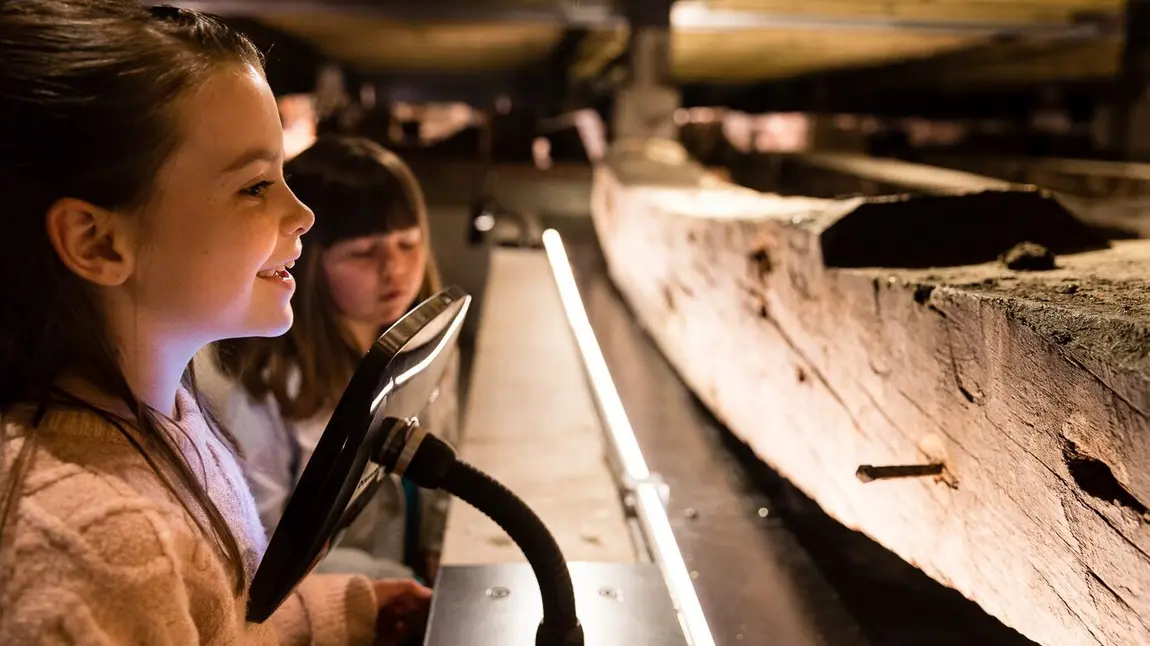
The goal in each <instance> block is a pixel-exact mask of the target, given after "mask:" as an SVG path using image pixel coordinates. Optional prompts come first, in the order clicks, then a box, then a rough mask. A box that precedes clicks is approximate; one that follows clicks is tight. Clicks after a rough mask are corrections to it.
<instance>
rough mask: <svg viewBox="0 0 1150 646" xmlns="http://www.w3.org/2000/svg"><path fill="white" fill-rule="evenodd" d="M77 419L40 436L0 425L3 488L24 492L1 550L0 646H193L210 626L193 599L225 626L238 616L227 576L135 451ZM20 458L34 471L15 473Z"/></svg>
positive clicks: (61, 419)
mask: <svg viewBox="0 0 1150 646" xmlns="http://www.w3.org/2000/svg"><path fill="white" fill-rule="evenodd" d="M77 415H78V417H75V416H73V415H65V416H61V415H51V416H49V418H46V419H45V422H44V423H42V424H41V425H40V426H39V427H38V428H37V429H36V430H35V432H34V433H30V429H29V428H28V426H27V425H25V424H22V423H20V422H12V421H10V420H4V421H3V422H0V425H2V427H3V437H2V439H0V458H2V461H0V481H4V482H7V478H8V477H9V476H12V475H17V476H18V477H20V483H21V484H20V488H19V492H20V495H19V496H18V498H17V499H16V505H17V507H16V509H15V514H14V515H13V517H12V518H10V520H9V522H10V523H11V525H8V526H6V527H5V534H7V536H6V539H7V540H5V541H4V542H3V543H0V544H2V545H3V547H4V553H3V557H4V558H3V559H2V562H3V563H4V564H5V568H4V571H5V572H6V574H7V576H5V577H4V579H3V580H0V599H5V600H6V601H4V602H3V603H6V604H7V606H8V608H7V610H8V612H6V613H5V615H4V616H3V617H2V618H0V619H3V621H0V641H2V642H4V643H22V642H21V640H23V639H27V640H29V641H32V640H34V636H35V635H40V634H43V633H45V632H46V631H47V632H51V631H61V630H62V631H63V632H65V633H67V634H68V635H69V637H70V638H76V639H79V638H80V637H81V636H84V635H90V634H94V633H101V632H102V633H106V634H107V635H108V636H109V640H110V641H116V642H118V643H119V641H120V640H123V641H131V642H147V643H159V642H167V643H190V642H191V641H195V635H196V634H197V630H199V628H197V627H196V624H197V623H198V619H199V618H200V617H199V611H198V610H196V608H194V607H185V606H186V605H187V599H188V595H192V594H194V595H195V597H196V599H197V600H198V601H197V602H198V603H200V604H201V605H203V604H207V605H208V606H211V608H209V610H208V612H210V613H214V614H213V616H216V617H217V618H219V619H225V618H227V617H229V616H232V615H234V614H235V613H236V609H235V608H233V607H232V606H233V605H234V603H235V600H234V599H233V596H232V592H231V583H230V576H229V574H228V572H227V571H226V570H225V569H224V568H223V566H222V564H221V561H220V560H219V559H218V557H216V556H215V554H214V551H213V549H212V547H211V545H210V544H209V543H208V542H207V541H206V539H205V538H204V537H203V536H202V533H200V532H199V531H198V530H197V529H196V528H195V526H194V525H193V521H192V519H191V517H190V516H189V515H188V514H187V513H186V512H185V511H184V510H183V508H182V507H181V506H180V504H179V501H178V500H177V499H176V498H175V496H174V494H172V493H171V492H170V490H169V489H168V488H167V487H166V485H165V484H164V482H162V481H161V479H160V477H159V476H157V475H156V473H155V472H154V471H153V470H152V469H151V467H150V466H149V465H148V463H147V461H146V460H145V459H144V458H143V456H142V455H140V453H139V451H138V450H137V449H136V448H135V447H134V446H133V445H132V444H131V442H129V441H128V440H127V439H126V438H125V437H124V436H123V435H122V434H121V433H120V432H119V431H118V430H116V429H115V427H113V426H111V425H110V424H108V423H107V422H103V423H104V424H105V425H106V426H107V427H108V428H105V427H102V426H100V424H101V422H102V420H99V419H98V416H90V415H82V414H77ZM92 417H96V419H92ZM29 442H31V443H32V444H29ZM29 446H31V447H32V450H31V451H25V450H24V449H26V448H28V447H29ZM20 456H25V457H26V458H27V460H28V461H27V462H26V463H25V467H26V468H24V469H16V468H14V467H16V466H17V464H16V463H17V461H18V460H19V459H20ZM29 456H30V457H29ZM18 471H22V473H17V472H18ZM9 532H10V533H9ZM193 591H194V592H193ZM181 599H182V600H183V601H181ZM126 608H131V609H134V610H140V609H147V610H142V611H134V610H133V611H127V612H125V609H126ZM190 610H196V612H189V611H190ZM212 629H213V630H219V629H220V627H219V626H214V627H213V628H212Z"/></svg>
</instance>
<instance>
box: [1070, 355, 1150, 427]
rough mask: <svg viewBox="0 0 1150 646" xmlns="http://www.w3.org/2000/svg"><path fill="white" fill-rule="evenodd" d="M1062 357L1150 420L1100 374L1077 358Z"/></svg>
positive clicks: (1147, 416) (1149, 416) (1148, 416)
mask: <svg viewBox="0 0 1150 646" xmlns="http://www.w3.org/2000/svg"><path fill="white" fill-rule="evenodd" d="M1062 356H1063V358H1065V359H1066V360H1067V361H1069V362H1070V363H1071V364H1072V365H1074V366H1075V367H1076V368H1082V369H1083V370H1085V371H1086V372H1087V373H1088V374H1089V375H1090V376H1091V377H1093V378H1094V380H1095V381H1097V382H1098V384H1099V385H1100V386H1102V387H1103V388H1105V389H1106V390H1109V391H1110V393H1111V394H1113V395H1114V397H1116V398H1117V399H1118V400H1119V401H1121V402H1122V403H1123V404H1126V405H1127V406H1129V407H1130V409H1131V410H1133V411H1134V412H1135V413H1138V414H1139V415H1141V416H1142V417H1143V418H1150V415H1147V414H1146V411H1144V410H1142V409H1141V408H1139V407H1138V405H1137V404H1135V403H1134V402H1132V401H1130V400H1129V399H1127V398H1126V396H1125V395H1123V394H1122V393H1120V392H1118V391H1117V390H1115V389H1114V387H1113V386H1111V385H1110V384H1108V383H1106V380H1105V379H1103V378H1102V377H1101V376H1100V375H1099V374H1098V373H1096V372H1094V371H1093V370H1091V369H1090V367H1089V366H1087V365H1085V364H1084V363H1082V362H1081V361H1079V360H1078V359H1077V358H1075V357H1073V356H1071V355H1069V354H1066V353H1062Z"/></svg>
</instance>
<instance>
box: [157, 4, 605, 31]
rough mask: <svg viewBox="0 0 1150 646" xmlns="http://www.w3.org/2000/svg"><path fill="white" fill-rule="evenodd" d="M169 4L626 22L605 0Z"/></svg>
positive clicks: (244, 10) (420, 17)
mask: <svg viewBox="0 0 1150 646" xmlns="http://www.w3.org/2000/svg"><path fill="white" fill-rule="evenodd" d="M171 3H172V4H173V5H177V6H181V7H185V8H189V9H197V10H199V11H205V12H210V13H214V14H217V15H221V16H237V15H238V16H259V15H273V14H275V15H289V14H296V15H298V14H337V13H343V14H354V15H357V16H362V17H365V18H374V19H380V20H391V21H396V22H421V23H468V22H538V23H545V24H551V25H554V24H562V25H569V26H572V27H579V26H582V27H600V28H601V27H610V26H618V25H625V24H626V18H625V17H624V16H623V14H622V13H620V12H619V11H617V10H616V9H615V8H614V7H613V6H612V3H611V2H610V0H580V2H576V3H568V2H524V1H516V0H483V1H482V2H480V1H478V0H470V1H469V0H437V1H436V2H422V3H420V2H408V1H405V0H327V1H323V0H171Z"/></svg>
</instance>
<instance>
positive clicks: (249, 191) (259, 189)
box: [240, 180, 275, 197]
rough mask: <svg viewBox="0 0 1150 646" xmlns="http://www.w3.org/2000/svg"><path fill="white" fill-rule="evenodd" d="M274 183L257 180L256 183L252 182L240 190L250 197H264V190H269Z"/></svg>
mask: <svg viewBox="0 0 1150 646" xmlns="http://www.w3.org/2000/svg"><path fill="white" fill-rule="evenodd" d="M272 184H275V182H273V181H270V180H264V181H262V182H256V183H255V184H252V185H251V186H249V187H247V188H245V189H244V190H242V191H240V192H241V193H243V194H244V195H247V196H248V197H263V195H264V191H265V190H267V188H268V187H269V186H271V185H272Z"/></svg>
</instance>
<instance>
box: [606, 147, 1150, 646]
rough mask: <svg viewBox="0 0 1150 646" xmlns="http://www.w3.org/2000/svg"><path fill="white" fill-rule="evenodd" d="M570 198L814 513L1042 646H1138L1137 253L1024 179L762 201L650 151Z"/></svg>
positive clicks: (1148, 439)
mask: <svg viewBox="0 0 1150 646" xmlns="http://www.w3.org/2000/svg"><path fill="white" fill-rule="evenodd" d="M591 199H592V214H593V218H594V223H595V228H596V231H597V234H598V237H599V240H600V244H601V247H602V249H603V252H604V254H605V256H606V260H607V263H608V267H609V272H610V275H611V277H612V279H613V281H614V283H615V284H616V285H617V287H618V289H619V290H620V292H621V293H622V294H623V296H624V298H625V300H626V301H627V302H628V304H629V305H630V307H631V309H632V310H633V312H634V314H635V315H636V317H637V318H638V319H639V321H640V323H641V324H643V325H644V326H645V327H646V329H647V330H648V331H649V333H650V335H651V336H652V337H653V338H654V340H655V342H656V343H657V344H658V346H659V347H660V348H661V350H662V351H663V353H664V354H665V355H666V357H667V358H668V359H669V361H670V362H671V363H672V364H673V365H674V367H675V369H676V370H677V371H678V373H679V374H680V375H681V377H682V378H683V380H684V381H685V382H686V383H687V384H688V385H689V386H690V387H691V388H692V390H693V391H694V392H695V393H696V394H697V395H698V397H699V398H700V399H701V400H702V401H703V402H704V403H705V404H706V405H707V406H708V407H709V408H710V409H711V410H712V412H713V413H714V414H716V416H717V417H719V418H720V419H721V420H722V421H723V422H724V423H725V424H726V425H727V426H728V427H729V428H730V430H731V431H732V432H733V433H735V434H736V435H737V436H739V437H740V438H741V439H742V440H743V441H745V442H746V443H747V444H749V445H750V446H751V447H752V448H753V449H754V451H755V452H756V453H757V454H758V455H759V456H760V457H761V458H762V459H763V460H764V461H765V462H766V463H768V464H769V465H771V466H772V467H773V468H775V469H776V470H778V471H779V472H780V473H781V474H782V475H783V476H785V477H786V478H788V479H789V480H790V481H791V482H793V483H794V484H795V485H797V486H798V487H799V488H800V489H802V490H803V491H804V492H805V493H806V494H807V495H809V496H810V497H811V498H813V499H814V500H815V501H816V502H817V503H818V504H819V505H820V506H821V507H822V508H823V509H824V510H825V511H826V512H827V513H829V514H830V515H831V516H833V517H834V518H836V519H837V520H839V521H840V522H842V523H843V524H845V525H846V526H848V527H851V528H854V529H857V530H860V531H862V532H864V533H865V534H867V535H868V536H870V537H871V538H873V539H874V540H875V541H877V542H878V543H880V544H882V545H883V546H885V547H886V548H888V549H890V550H891V551H893V552H894V553H896V554H898V555H899V556H900V557H901V558H903V559H905V560H906V561H908V562H910V563H912V564H913V565H915V566H917V567H919V568H921V569H922V570H923V571H924V572H925V573H927V574H928V575H929V576H931V577H932V578H934V579H935V580H937V581H939V582H941V583H942V584H945V585H947V586H950V587H953V588H954V589H956V590H958V591H959V592H961V593H962V594H964V595H965V596H966V597H968V598H969V599H971V600H973V601H974V602H976V603H977V604H979V605H980V606H981V607H982V608H983V609H985V610H986V611H987V612H988V613H990V614H992V615H994V616H996V617H998V618H999V619H1000V620H1001V621H1002V622H1003V623H1005V624H1007V625H1009V626H1011V627H1013V628H1014V629H1016V630H1018V631H1019V632H1020V633H1022V634H1023V635H1025V636H1027V637H1028V638H1030V639H1032V640H1034V641H1036V642H1038V643H1040V644H1044V645H1046V646H1080V645H1092V644H1106V645H1114V646H1128V645H1141V644H1150V511H1148V509H1147V505H1150V419H1148V413H1150V356H1148V353H1150V310H1148V309H1147V307H1146V306H1147V304H1148V303H1150V280H1148V279H1147V276H1148V272H1150V240H1144V239H1125V240H1108V239H1107V238H1106V237H1105V236H1103V235H1101V234H1100V233H1098V232H1097V230H1096V229H1094V228H1091V227H1088V226H1087V225H1086V224H1084V223H1083V222H1082V221H1080V220H1079V219H1078V218H1076V217H1074V216H1073V215H1072V214H1071V212H1070V211H1068V210H1067V209H1066V208H1065V207H1064V205H1063V203H1062V202H1061V201H1060V200H1059V199H1058V198H1056V197H1054V196H1052V195H1050V194H1047V193H1045V192H1043V191H1039V190H1037V189H1035V188H1033V187H1016V186H1007V187H991V188H982V189H975V190H970V191H954V192H941V193H936V194H931V195H910V196H899V197H870V198H867V197H860V198H852V199H815V198H807V197H780V196H778V195H772V194H766V193H759V192H757V191H753V190H750V189H747V188H743V187H740V186H735V185H732V184H730V183H727V182H725V181H723V180H721V179H719V178H718V177H716V176H715V175H713V174H711V173H709V172H707V171H706V170H705V169H704V168H703V167H702V166H700V165H699V164H697V163H696V162H694V161H692V160H691V159H690V158H689V156H688V155H687V154H686V152H685V151H684V149H683V148H681V147H680V146H679V145H678V144H676V143H673V142H669V141H660V140H647V141H638V140H636V141H621V142H619V143H617V144H616V145H615V147H614V148H613V149H612V150H611V151H610V152H609V153H608V154H607V156H606V157H605V158H604V159H603V160H602V161H601V163H599V164H598V166H597V168H596V170H595V176H594V183H593V189H592V198H591ZM1026 241H1029V242H1033V243H1038V244H1040V245H1042V247H1044V248H1045V250H1048V251H1049V252H1050V253H1052V254H1053V268H1050V267H1051V264H1050V261H1051V257H1050V255H1049V254H1045V253H1041V252H1030V253H1029V254H1028V253H1025V251H1026V250H1025V249H1023V251H1024V253H1022V254H1020V255H1018V257H1017V258H1012V259H1010V267H1015V268H1017V269H1012V268H1010V267H1008V266H1007V263H1006V262H1004V260H1003V258H1002V257H1001V256H1002V254H1003V253H1004V252H1006V251H1007V250H1009V249H1010V248H1011V247H1013V246H1015V245H1016V244H1017V243H1021V242H1026ZM1040 251H1041V250H1040ZM1044 263H1045V266H1044ZM1026 269H1033V270H1041V271H1026ZM864 465H872V466H905V465H910V466H924V467H925V468H924V469H923V471H924V472H925V473H927V474H931V473H934V472H938V473H937V475H926V476H923V477H917V478H915V477H904V478H891V479H879V480H875V481H871V482H863V480H864V478H860V477H859V476H860V475H866V470H865V469H863V470H862V472H861V473H860V467H861V466H864ZM932 470H933V471H932ZM939 471H940V472H939Z"/></svg>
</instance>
